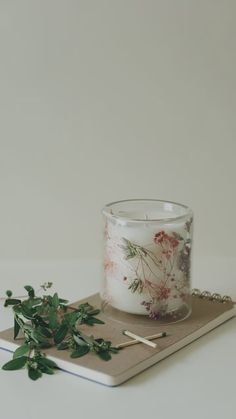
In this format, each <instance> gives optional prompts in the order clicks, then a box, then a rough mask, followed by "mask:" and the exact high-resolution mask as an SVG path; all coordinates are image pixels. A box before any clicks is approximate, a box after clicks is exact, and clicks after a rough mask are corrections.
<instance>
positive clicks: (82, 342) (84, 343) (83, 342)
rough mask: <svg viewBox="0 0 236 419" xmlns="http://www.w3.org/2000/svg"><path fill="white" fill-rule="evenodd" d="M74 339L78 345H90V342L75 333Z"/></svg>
mask: <svg viewBox="0 0 236 419" xmlns="http://www.w3.org/2000/svg"><path fill="white" fill-rule="evenodd" d="M73 339H74V341H75V342H76V343H77V345H80V346H88V344H87V343H86V342H85V341H84V340H83V339H81V338H80V337H79V336H78V335H76V334H73Z"/></svg>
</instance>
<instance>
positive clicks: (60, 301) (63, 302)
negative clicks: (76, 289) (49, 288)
mask: <svg viewBox="0 0 236 419" xmlns="http://www.w3.org/2000/svg"><path fill="white" fill-rule="evenodd" d="M59 303H60V304H67V303H68V300H65V299H64V298H59Z"/></svg>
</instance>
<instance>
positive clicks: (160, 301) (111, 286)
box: [102, 203, 192, 318]
mask: <svg viewBox="0 0 236 419" xmlns="http://www.w3.org/2000/svg"><path fill="white" fill-rule="evenodd" d="M167 204H168V203H167ZM179 215H180V214H179V213H174V214H173V211H172V213H170V212H168V211H166V208H165V211H164V210H162V211H160V210H159V211H148V212H147V213H145V212H140V211H138V210H137V211H130V212H129V211H124V210H123V211H121V210H120V211H118V212H117V213H115V216H114V217H113V216H112V215H111V216H108V217H107V218H106V227H105V255H104V272H105V281H104V288H103V291H102V298H103V299H105V300H107V301H109V303H110V304H111V305H112V306H113V307H115V308H117V309H119V310H122V311H125V312H128V313H133V314H146V315H147V314H148V315H149V316H150V317H152V318H159V317H163V316H164V315H165V314H167V313H170V312H175V311H176V310H178V309H179V308H180V307H181V306H182V305H183V303H184V302H185V300H187V299H188V297H189V292H190V281H189V280H190V278H189V274H190V248H191V222H192V216H189V218H187V219H186V218H181V217H179ZM166 218H167V219H168V218H172V219H173V221H172V220H168V221H167V222H165V219H166ZM175 218H176V220H175ZM150 219H151V220H155V219H157V220H159V221H150ZM134 220H143V221H142V222H141V221H137V222H135V221H134ZM145 220H146V222H145Z"/></svg>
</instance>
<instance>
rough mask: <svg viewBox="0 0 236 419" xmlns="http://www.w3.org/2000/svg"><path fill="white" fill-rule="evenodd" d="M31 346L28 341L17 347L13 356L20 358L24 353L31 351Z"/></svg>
mask: <svg viewBox="0 0 236 419" xmlns="http://www.w3.org/2000/svg"><path fill="white" fill-rule="evenodd" d="M29 350H30V347H29V345H27V344H26V343H25V344H24V345H22V346H20V347H19V348H17V349H16V350H15V352H14V354H13V358H14V359H15V358H20V357H21V356H22V355H25V354H27V353H28V352H29Z"/></svg>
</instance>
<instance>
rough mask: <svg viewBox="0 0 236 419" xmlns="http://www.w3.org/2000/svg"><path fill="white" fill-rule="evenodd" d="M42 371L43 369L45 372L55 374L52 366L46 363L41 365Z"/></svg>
mask: <svg viewBox="0 0 236 419" xmlns="http://www.w3.org/2000/svg"><path fill="white" fill-rule="evenodd" d="M39 369H40V371H42V372H43V373H44V374H49V375H52V374H54V370H53V369H52V368H50V367H47V366H46V365H39Z"/></svg>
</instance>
